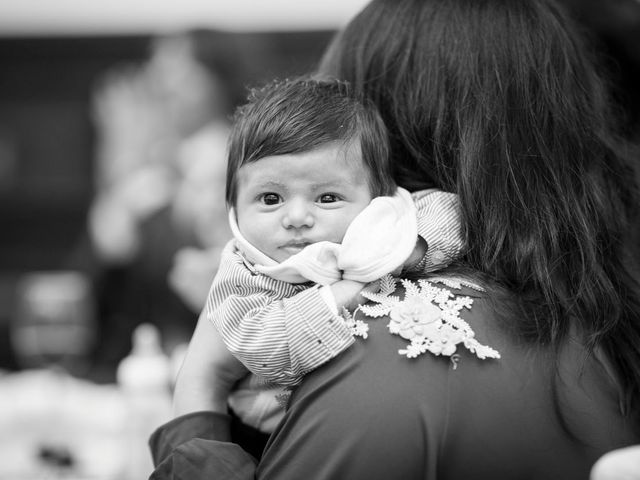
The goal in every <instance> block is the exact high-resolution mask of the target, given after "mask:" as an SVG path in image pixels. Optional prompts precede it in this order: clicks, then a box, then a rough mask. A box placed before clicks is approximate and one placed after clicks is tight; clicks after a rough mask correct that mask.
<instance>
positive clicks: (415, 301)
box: [346, 275, 500, 369]
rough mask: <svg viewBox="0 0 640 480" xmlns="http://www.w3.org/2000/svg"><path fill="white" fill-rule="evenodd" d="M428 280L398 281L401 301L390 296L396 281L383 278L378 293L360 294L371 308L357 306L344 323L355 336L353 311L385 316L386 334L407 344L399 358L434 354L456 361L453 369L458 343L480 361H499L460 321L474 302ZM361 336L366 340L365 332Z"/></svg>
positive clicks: (387, 277) (462, 321)
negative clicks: (386, 317)
mask: <svg viewBox="0 0 640 480" xmlns="http://www.w3.org/2000/svg"><path fill="white" fill-rule="evenodd" d="M429 280H431V279H429ZM429 280H425V279H421V280H418V282H417V283H416V282H412V281H410V280H400V282H401V283H402V286H403V287H404V298H403V299H400V297H398V296H397V295H393V294H394V293H395V286H396V280H395V279H394V278H393V277H391V276H390V275H387V276H386V277H383V278H382V279H381V281H380V285H381V288H380V291H378V292H366V291H363V292H362V295H363V296H364V297H365V298H367V299H368V300H370V301H371V302H373V303H374V305H371V304H370V305H360V306H359V307H358V308H357V309H356V311H355V312H354V314H353V316H350V317H347V318H346V319H347V323H348V324H349V325H350V326H351V328H352V330H353V331H354V333H355V330H356V329H355V328H354V327H355V325H356V322H361V321H360V320H355V318H354V317H355V313H356V312H358V311H360V312H362V313H364V314H365V315H367V316H368V317H371V318H378V317H382V316H384V315H387V314H388V315H389V319H390V321H389V325H388V328H389V332H391V333H392V334H395V335H399V336H400V337H402V338H404V339H405V340H408V341H409V345H407V348H404V349H401V350H399V351H398V353H399V354H400V355H405V356H406V357H408V358H415V357H417V356H419V355H422V354H423V353H426V352H431V353H432V354H434V355H445V356H450V357H451V358H452V360H453V359H454V358H455V361H454V362H453V365H454V369H455V368H456V367H457V365H458V361H459V358H460V356H459V355H458V354H457V353H456V350H457V348H458V345H460V344H462V345H463V346H464V347H465V348H466V349H467V350H469V352H471V353H473V354H475V355H476V356H477V357H478V358H480V359H485V358H500V354H499V353H498V351H496V350H494V349H493V348H491V347H489V346H486V345H482V344H480V343H479V342H478V341H477V340H476V339H475V333H474V332H473V330H472V329H471V327H470V326H469V324H468V323H467V322H465V321H464V320H463V319H462V318H460V312H461V311H462V310H464V309H467V310H470V309H471V306H472V305H473V299H472V298H470V297H467V296H459V295H454V294H453V292H451V291H450V290H448V289H446V288H439V287H436V286H435V285H434V284H433V283H432V282H431V281H429ZM435 282H438V283H445V284H447V286H450V287H451V288H454V286H453V285H459V284H464V285H465V286H472V288H474V289H476V290H479V291H482V287H479V286H476V285H473V284H471V283H469V282H463V281H460V282H458V281H456V280H452V281H445V280H443V279H441V278H438V279H436V280H435ZM458 288H459V287H458ZM360 328H362V327H361V326H360ZM361 336H364V337H365V338H366V333H365V335H361Z"/></svg>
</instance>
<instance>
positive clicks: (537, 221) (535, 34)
mask: <svg viewBox="0 0 640 480" xmlns="http://www.w3.org/2000/svg"><path fill="white" fill-rule="evenodd" d="M576 32H577V31H576V30H575V28H574V27H573V25H572V24H571V22H570V20H569V19H568V18H567V15H566V14H565V13H564V12H563V11H562V10H561V9H560V8H559V7H558V6H557V5H556V4H555V3H554V2H553V1H551V0H475V1H471V0H402V1H399V0H374V1H373V2H372V4H371V5H370V6H369V7H367V8H365V9H364V10H363V11H362V12H361V14H360V15H359V16H358V17H356V18H355V19H354V21H352V22H351V23H350V25H349V26H348V27H347V28H346V29H345V30H344V31H343V32H341V33H340V34H339V35H338V37H337V38H336V40H335V41H334V42H333V44H332V45H331V47H330V48H329V50H328V52H327V54H326V55H325V58H324V60H323V63H322V65H321V67H320V71H321V72H322V73H326V74H331V75H335V76H337V77H339V78H341V79H344V80H347V81H350V82H352V83H353V84H354V85H355V86H356V88H357V89H360V90H361V93H362V94H364V96H365V97H368V98H371V99H372V100H373V101H374V103H376V105H378V107H379V109H380V111H381V113H382V116H383V118H384V120H385V122H386V123H387V127H388V128H389V130H390V135H391V141H392V164H393V167H392V168H394V175H395V178H396V181H397V183H398V184H399V185H401V186H404V187H405V188H408V189H410V190H413V189H418V188H425V187H438V188H441V189H444V190H446V191H452V192H456V193H458V194H459V197H460V202H461V210H462V224H463V229H464V235H465V238H466V246H467V254H466V258H465V263H466V264H467V265H468V266H469V267H471V268H473V269H475V270H478V271H480V272H482V273H483V274H485V275H486V276H488V277H489V278H490V279H492V280H493V281H495V282H496V283H497V284H498V285H500V286H502V287H506V288H507V289H508V290H509V291H510V292H513V293H515V294H516V296H517V297H518V298H519V299H520V306H521V307H522V308H524V309H525V312H526V315H525V316H524V317H522V318H520V319H519V321H518V323H517V325H516V327H517V330H518V334H519V335H520V337H521V338H525V339H528V340H531V341H534V342H536V344H538V345H547V346H550V347H551V348H558V347H559V346H560V345H561V344H562V341H563V340H564V339H565V338H566V337H567V335H568V333H569V330H570V328H574V329H577V330H578V331H580V332H582V333H583V334H584V336H585V339H586V343H587V347H588V349H589V351H592V352H593V351H594V350H598V351H600V350H602V351H603V352H604V353H605V354H606V356H607V358H608V359H609V361H610V362H612V364H613V367H614V368H615V370H616V371H617V373H618V375H619V380H620V382H621V385H622V390H623V392H622V393H623V396H624V405H625V406H626V408H627V413H629V414H630V415H632V416H633V417H634V419H635V420H634V421H635V424H636V426H637V427H638V429H639V430H640V420H638V412H639V411H640V300H639V296H638V288H637V283H636V281H635V280H634V277H633V275H632V273H630V268H629V267H630V262H631V257H630V256H629V254H628V252H627V248H626V247H627V244H628V236H629V230H630V225H631V223H632V222H633V221H635V220H636V208H637V205H638V200H637V192H636V183H635V172H634V171H633V169H632V163H631V156H632V151H631V149H630V148H629V147H627V146H625V144H624V142H623V141H622V140H621V139H620V138H618V137H617V136H616V135H615V133H614V132H615V126H614V125H613V123H612V121H613V119H614V118H615V115H614V112H612V111H611V109H610V106H609V102H608V95H607V89H606V85H605V84H604V82H603V81H602V78H601V76H600V75H599V74H598V72H597V70H596V68H595V66H594V65H595V63H594V61H593V59H592V58H590V54H588V52H589V50H588V49H587V48H586V46H585V44H584V42H583V40H582V38H581V37H580V36H579V35H578V34H577V33H576Z"/></svg>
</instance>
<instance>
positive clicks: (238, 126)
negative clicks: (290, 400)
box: [206, 78, 462, 433]
mask: <svg viewBox="0 0 640 480" xmlns="http://www.w3.org/2000/svg"><path fill="white" fill-rule="evenodd" d="M226 199H227V204H228V207H229V222H230V225H231V229H232V232H233V234H234V239H233V240H231V241H230V242H229V243H228V244H227V246H226V247H225V249H224V251H223V253H222V256H221V262H220V267H219V270H218V273H217V275H216V277H215V279H214V281H213V284H212V286H211V290H210V292H209V296H208V299H207V304H206V313H207V316H208V318H209V319H210V320H211V321H212V322H213V324H214V325H215V327H216V329H217V330H218V332H219V333H220V335H221V336H222V339H223V341H224V342H225V344H226V345H227V347H228V348H229V350H230V351H231V352H232V353H233V355H234V356H236V357H237V358H238V359H239V360H240V361H241V362H242V363H243V364H244V365H245V366H246V367H247V368H248V369H249V371H250V372H251V373H252V374H253V375H250V376H249V377H248V378H247V379H246V380H245V381H243V382H241V384H240V385H239V386H238V388H237V389H236V390H235V391H234V392H233V393H232V395H231V397H230V399H229V405H230V407H231V409H232V410H233V411H234V413H235V414H236V415H238V416H239V417H240V419H241V420H242V421H243V422H244V423H246V424H248V425H250V426H252V427H254V428H257V429H259V430H261V431H263V432H266V433H269V432H271V431H272V430H273V429H274V427H275V425H276V424H277V422H278V421H279V420H280V418H281V415H282V413H283V408H282V406H281V405H280V402H279V401H278V398H277V397H278V394H279V393H281V392H282V387H283V386H293V385H296V384H297V383H299V382H300V380H301V378H302V377H303V376H304V375H305V374H306V373H308V372H310V371H311V370H314V369H315V368H317V367H319V366H320V365H322V364H323V363H325V362H327V361H328V360H330V359H332V358H334V357H335V356H337V355H338V354H340V353H341V352H343V351H344V350H345V349H346V348H348V347H349V346H350V345H351V344H352V343H353V342H354V337H353V334H352V332H351V330H350V329H349V327H348V326H347V324H346V323H345V321H344V319H343V318H342V317H341V316H340V313H341V312H342V311H343V310H342V309H343V308H347V309H352V308H355V307H356V306H357V305H358V303H359V301H360V300H361V297H360V292H361V290H362V289H363V287H364V286H365V285H366V284H367V283H369V282H372V281H374V280H377V279H379V278H380V277H382V276H383V275H385V274H387V273H391V272H395V273H400V272H401V271H405V272H406V271H422V272H428V271H433V270H437V269H439V268H442V267H444V266H446V265H447V264H448V263H449V262H451V260H453V259H455V258H456V257H457V256H459V254H460V250H461V246H462V240H461V237H460V225H459V219H458V210H457V197H456V196H455V195H453V194H450V193H445V192H442V191H438V190H428V191H422V192H417V193H414V194H413V195H410V194H409V193H408V192H407V191H405V190H403V189H401V188H397V187H396V185H395V183H394V182H393V179H392V175H391V172H390V164H389V146H388V136H387V131H386V128H385V126H384V123H383V121H382V119H381V118H380V116H379V114H378V112H377V111H376V110H375V108H374V107H373V106H372V105H371V104H370V103H368V102H365V101H362V100H360V99H358V98H356V96H355V95H354V94H353V93H352V92H351V91H350V88H349V86H348V85H347V84H346V83H344V82H340V81H337V80H318V79H310V78H299V79H294V80H289V81H284V82H275V83H272V84H270V85H268V86H266V87H265V88H263V89H260V90H257V91H254V93H253V95H252V97H251V98H250V99H249V102H248V103H247V104H246V105H245V106H243V107H241V108H240V109H239V110H238V112H237V114H236V118H235V122H234V125H233V127H232V132H231V136H230V139H229V155H228V168H227V197H226Z"/></svg>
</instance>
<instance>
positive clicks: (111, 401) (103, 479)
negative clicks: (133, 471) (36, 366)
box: [0, 370, 128, 480]
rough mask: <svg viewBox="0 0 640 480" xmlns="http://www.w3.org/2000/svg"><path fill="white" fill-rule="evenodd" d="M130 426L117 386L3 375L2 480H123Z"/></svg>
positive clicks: (55, 376)
mask: <svg viewBox="0 0 640 480" xmlns="http://www.w3.org/2000/svg"><path fill="white" fill-rule="evenodd" d="M126 420H127V410H126V402H125V401H124V399H123V396H122V393H121V392H120V391H119V389H118V388H117V386H116V385H96V384H93V383H91V382H88V381H84V380H79V379H77V378H74V377H71V376H70V375H68V374H67V373H65V372H64V371H58V370H25V371H23V372H19V373H4V374H2V373H0V479H1V480H40V479H43V480H44V479H68V480H89V479H90V480H123V479H124V478H125V476H124V475H123V471H124V468H125V465H124V463H125V459H126V457H127V455H126V454H127V452H126V451H125V449H126V448H127V445H128V443H127V442H126V441H123V440H125V437H126Z"/></svg>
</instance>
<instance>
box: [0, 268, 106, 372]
mask: <svg viewBox="0 0 640 480" xmlns="http://www.w3.org/2000/svg"><path fill="white" fill-rule="evenodd" d="M95 339H96V318H95V303H94V298H93V292H92V287H91V282H90V280H89V279H88V278H87V277H86V276H85V275H84V274H82V273H80V272H75V271H50V272H31V273H28V274H25V275H24V276H23V277H22V278H21V279H20V281H19V282H18V285H17V291H16V304H15V311H14V315H13V319H12V324H11V344H12V347H13V350H14V353H15V355H16V360H17V361H18V364H19V365H20V367H22V368H48V367H51V366H58V367H62V368H63V369H64V370H66V371H67V372H69V373H71V374H73V375H76V376H82V375H84V374H86V373H87V371H88V370H89V368H90V361H89V356H90V354H91V351H92V349H93V346H94V342H95Z"/></svg>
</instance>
